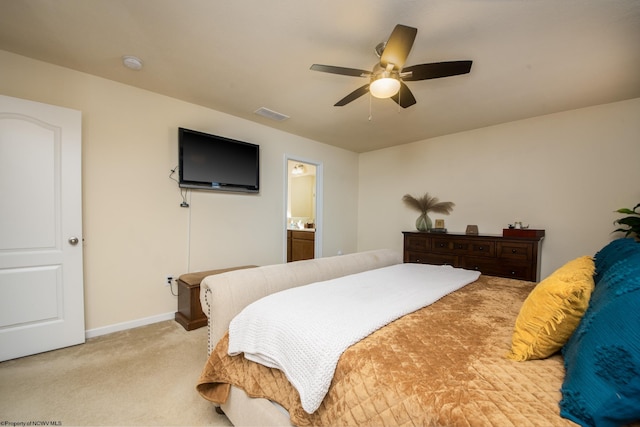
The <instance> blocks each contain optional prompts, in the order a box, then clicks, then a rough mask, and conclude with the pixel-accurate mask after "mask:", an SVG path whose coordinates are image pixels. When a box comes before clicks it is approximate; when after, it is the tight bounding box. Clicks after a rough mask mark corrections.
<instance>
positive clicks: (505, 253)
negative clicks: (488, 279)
mask: <svg viewBox="0 0 640 427" xmlns="http://www.w3.org/2000/svg"><path fill="white" fill-rule="evenodd" d="M541 231H542V233H541V234H542V235H541V236H535V237H503V236H500V235H482V234H479V235H468V234H464V233H446V234H440V233H428V232H419V231H403V234H404V262H417V263H423V264H440V265H442V264H448V265H452V266H454V267H461V268H466V269H470V270H478V271H480V272H481V273H482V274H486V275H489V276H500V277H509V278H512V279H521V280H529V281H532V282H538V281H539V280H540V252H541V249H542V239H544V231H543V230H541Z"/></svg>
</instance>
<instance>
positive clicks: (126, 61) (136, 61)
mask: <svg viewBox="0 0 640 427" xmlns="http://www.w3.org/2000/svg"><path fill="white" fill-rule="evenodd" d="M122 64H123V65H124V66H125V67H127V68H129V69H131V70H135V71H139V70H141V69H142V60H141V59H140V58H138V57H137V56H131V55H125V56H123V57H122Z"/></svg>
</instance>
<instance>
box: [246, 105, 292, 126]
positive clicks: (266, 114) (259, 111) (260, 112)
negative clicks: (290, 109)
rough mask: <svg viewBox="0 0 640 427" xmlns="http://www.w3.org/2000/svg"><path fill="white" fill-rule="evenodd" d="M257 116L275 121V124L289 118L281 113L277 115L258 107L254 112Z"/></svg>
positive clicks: (274, 112)
mask: <svg viewBox="0 0 640 427" xmlns="http://www.w3.org/2000/svg"><path fill="white" fill-rule="evenodd" d="M254 113H256V114H257V115H259V116H262V117H266V118H267V119H271V120H275V121H277V122H281V121H283V120H287V119H288V118H289V116H286V115H284V114H282V113H278V112H277V111H273V110H270V109H268V108H265V107H260V108H258V109H257V110H256V111H254Z"/></svg>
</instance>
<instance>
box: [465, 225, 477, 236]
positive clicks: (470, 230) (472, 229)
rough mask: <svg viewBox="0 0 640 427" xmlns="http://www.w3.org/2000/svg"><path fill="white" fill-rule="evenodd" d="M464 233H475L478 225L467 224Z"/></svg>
mask: <svg viewBox="0 0 640 427" xmlns="http://www.w3.org/2000/svg"><path fill="white" fill-rule="evenodd" d="M465 234H472V235H477V234H478V226H477V225H467V230H466V231H465Z"/></svg>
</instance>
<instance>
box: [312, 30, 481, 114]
mask: <svg viewBox="0 0 640 427" xmlns="http://www.w3.org/2000/svg"><path fill="white" fill-rule="evenodd" d="M417 33H418V29H417V28H413V27H407V26H405V25H396V27H395V28H394V29H393V32H392V33H391V35H390V36H389V40H387V41H386V43H385V42H382V43H380V44H378V45H377V46H376V53H377V54H378V56H379V57H380V62H379V63H378V64H376V65H374V66H373V69H372V70H371V71H367V70H359V69H356V68H345V67H336V66H333V65H321V64H313V65H312V66H311V69H312V70H314V71H322V72H324V73H332V74H341V75H344V76H353V77H367V78H369V83H367V84H366V85H364V86H361V87H359V88H358V89H356V90H354V91H353V92H351V93H350V94H349V95H347V96H345V97H344V98H342V99H341V100H340V101H338V102H336V103H335V105H334V106H335V107H342V106H343V105H347V104H348V103H350V102H351V101H354V100H356V99H358V98H360V97H361V96H362V95H364V94H365V93H367V92H370V93H371V95H373V96H375V97H377V98H391V99H393V100H394V101H395V102H396V103H397V104H398V105H400V106H401V107H402V108H407V107H410V106H412V105H413V104H415V103H416V99H415V98H414V96H413V94H412V93H411V91H410V90H409V88H408V87H407V85H406V84H404V82H410V81H417V80H428V79H438V78H441V77H449V76H457V75H460V74H466V73H468V72H469V71H471V63H472V61H448V62H434V63H430V64H418V65H411V66H409V67H404V64H405V62H406V60H407V56H409V52H410V51H411V47H412V46H413V42H414V40H415V38H416V34H417Z"/></svg>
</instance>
